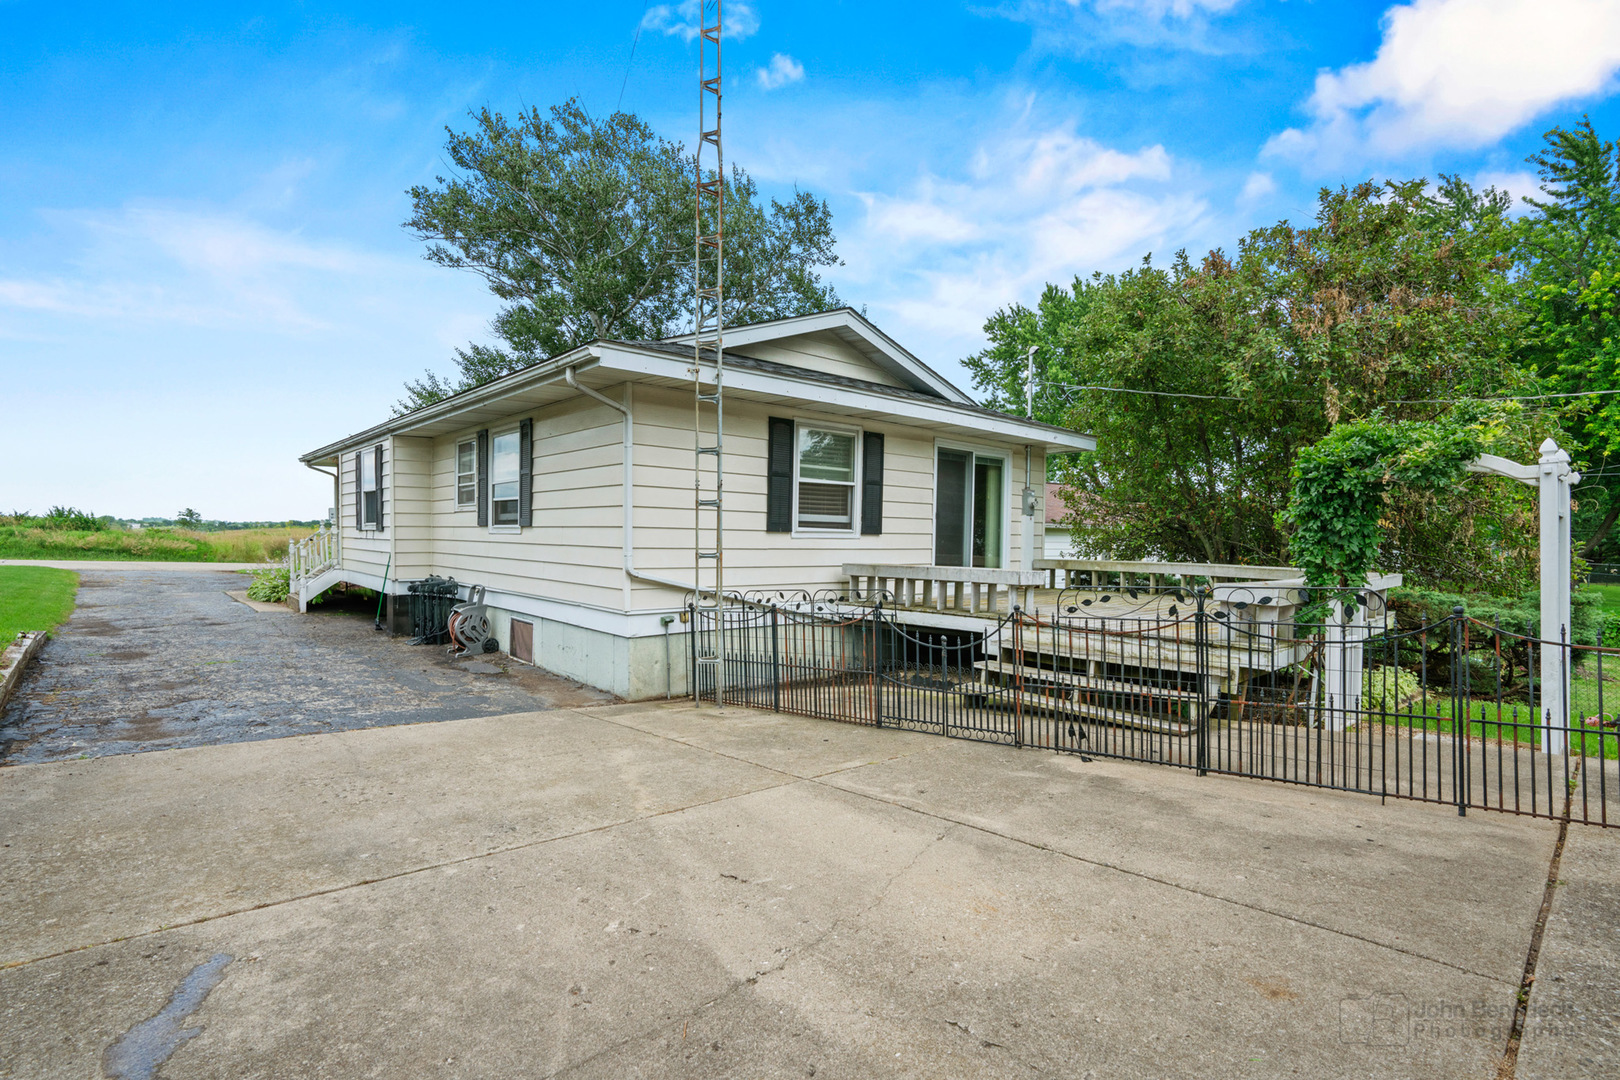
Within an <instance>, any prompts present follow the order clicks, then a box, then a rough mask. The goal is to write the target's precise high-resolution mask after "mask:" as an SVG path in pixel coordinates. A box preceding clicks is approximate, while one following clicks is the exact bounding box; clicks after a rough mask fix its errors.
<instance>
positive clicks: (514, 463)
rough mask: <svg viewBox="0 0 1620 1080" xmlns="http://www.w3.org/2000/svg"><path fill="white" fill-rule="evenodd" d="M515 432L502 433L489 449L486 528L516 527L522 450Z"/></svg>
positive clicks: (503, 528) (493, 440)
mask: <svg viewBox="0 0 1620 1080" xmlns="http://www.w3.org/2000/svg"><path fill="white" fill-rule="evenodd" d="M522 445H523V444H522V439H521V438H520V437H519V435H518V432H517V431H516V430H515V429H514V430H512V431H506V432H502V433H501V434H499V435H497V436H495V438H494V439H492V440H491V441H490V447H489V525H490V528H492V529H500V530H503V531H505V530H507V529H516V528H517V527H518V484H519V475H518V474H519V467H518V459H519V457H520V453H521V449H522Z"/></svg>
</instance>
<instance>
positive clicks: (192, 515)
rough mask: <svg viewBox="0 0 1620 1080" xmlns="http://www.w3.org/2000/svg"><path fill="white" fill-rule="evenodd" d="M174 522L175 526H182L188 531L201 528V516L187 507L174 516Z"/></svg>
mask: <svg viewBox="0 0 1620 1080" xmlns="http://www.w3.org/2000/svg"><path fill="white" fill-rule="evenodd" d="M174 520H175V522H176V523H177V524H180V525H184V526H186V527H187V528H190V529H200V528H202V520H203V519H202V514H201V513H199V512H198V511H196V510H193V509H192V508H191V507H189V506H188V507H186V508H185V509H184V510H182V511H180V512H179V513H178V514H176V515H174Z"/></svg>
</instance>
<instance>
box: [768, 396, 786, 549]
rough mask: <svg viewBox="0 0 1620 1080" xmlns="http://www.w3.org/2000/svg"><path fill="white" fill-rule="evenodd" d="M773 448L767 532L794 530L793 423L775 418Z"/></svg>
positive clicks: (770, 425) (771, 424)
mask: <svg viewBox="0 0 1620 1080" xmlns="http://www.w3.org/2000/svg"><path fill="white" fill-rule="evenodd" d="M767 430H768V432H769V434H770V445H769V448H768V450H767V452H766V469H767V482H766V488H765V531H766V532H782V533H785V532H792V531H793V421H792V420H784V419H782V418H781V417H780V416H773V417H771V418H770V420H769V421H768V427H767Z"/></svg>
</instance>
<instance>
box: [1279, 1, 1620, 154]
mask: <svg viewBox="0 0 1620 1080" xmlns="http://www.w3.org/2000/svg"><path fill="white" fill-rule="evenodd" d="M1383 27H1384V36H1383V41H1382V43H1381V44H1380V45H1379V48H1378V54H1377V56H1375V57H1374V58H1373V59H1372V60H1370V61H1367V62H1366V63H1361V64H1353V65H1351V66H1349V67H1346V68H1343V69H1341V70H1339V71H1325V72H1323V73H1321V74H1320V75H1318V76H1317V79H1316V88H1315V91H1314V92H1313V93H1312V94H1311V97H1310V100H1309V101H1308V102H1307V106H1306V107H1307V108H1308V110H1309V111H1310V113H1311V116H1312V120H1311V123H1310V124H1309V125H1308V126H1306V127H1304V128H1290V129H1289V130H1287V131H1284V132H1282V133H1281V134H1279V135H1277V136H1274V137H1273V138H1272V139H1271V140H1270V141H1269V142H1268V143H1267V144H1266V150H1267V152H1269V153H1274V154H1279V155H1282V156H1286V157H1293V158H1299V159H1310V160H1316V161H1318V162H1319V163H1321V164H1324V165H1331V164H1333V163H1335V162H1337V161H1339V160H1342V159H1345V158H1349V157H1351V156H1353V155H1355V154H1356V153H1357V152H1358V151H1360V150H1361V149H1362V148H1363V147H1365V148H1367V149H1370V150H1371V151H1373V152H1374V153H1384V154H1390V153H1399V152H1401V151H1405V150H1409V149H1411V148H1413V147H1416V146H1437V145H1446V146H1456V147H1478V146H1485V145H1488V144H1490V143H1493V142H1495V141H1496V140H1498V139H1500V138H1502V137H1503V136H1504V135H1506V134H1508V133H1509V132H1511V131H1513V130H1515V129H1517V128H1518V127H1520V126H1521V125H1523V124H1526V123H1528V122H1529V121H1531V120H1532V119H1534V118H1535V117H1536V116H1537V115H1539V114H1540V113H1542V112H1544V111H1545V110H1547V109H1549V108H1551V107H1552V106H1554V105H1557V104H1559V103H1560V102H1566V101H1570V100H1574V99H1578V98H1582V97H1589V96H1592V95H1594V94H1599V93H1604V92H1607V91H1608V90H1610V89H1612V88H1613V86H1614V79H1615V73H1616V71H1617V69H1620V4H1617V3H1615V2H1614V0H1413V2H1412V3H1410V4H1402V5H1397V6H1395V7H1392V8H1390V9H1389V10H1388V11H1386V12H1385V13H1384V18H1383Z"/></svg>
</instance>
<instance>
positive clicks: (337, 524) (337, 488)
mask: <svg viewBox="0 0 1620 1080" xmlns="http://www.w3.org/2000/svg"><path fill="white" fill-rule="evenodd" d="M340 460H341V459H340ZM304 468H306V469H309V470H310V471H312V472H318V473H320V474H321V475H322V476H330V477H331V478H332V535H333V536H334V537H335V538H336V539H337V558H338V565H339V566H342V565H343V474H342V472H341V471H340V470H339V469H333V470H332V471H331V472H327V471H326V470H325V469H322V468H320V467H318V466H316V465H312V464H310V463H309V462H307V461H306V462H304ZM355 497H356V498H359V496H358V495H356V496H355Z"/></svg>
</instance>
